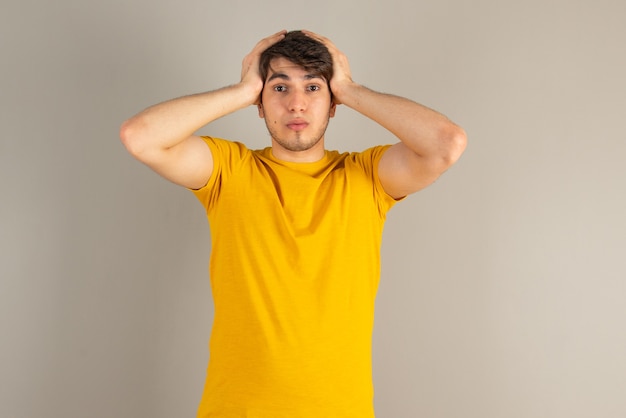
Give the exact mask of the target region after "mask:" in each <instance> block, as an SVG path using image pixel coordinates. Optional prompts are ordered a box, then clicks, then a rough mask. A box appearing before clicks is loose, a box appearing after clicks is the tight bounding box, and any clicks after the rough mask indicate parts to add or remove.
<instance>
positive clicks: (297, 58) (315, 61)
mask: <svg viewBox="0 0 626 418" xmlns="http://www.w3.org/2000/svg"><path fill="white" fill-rule="evenodd" d="M274 58H286V59H287V60H289V61H291V62H293V63H294V64H296V65H299V66H300V67H302V68H304V69H305V70H306V71H309V72H311V73H312V74H315V75H317V76H322V77H324V79H326V82H327V83H330V80H331V78H332V77H333V59H332V57H331V55H330V52H328V48H326V46H324V44H322V43H321V42H319V41H316V40H315V39H313V38H310V37H308V36H306V35H305V34H304V33H302V32H301V31H299V30H296V31H291V32H288V33H287V34H286V35H285V37H284V38H283V39H282V40H281V41H279V42H277V43H275V44H274V45H272V46H270V47H269V48H267V49H266V50H265V51H263V53H262V54H261V61H260V63H259V71H260V73H261V78H262V79H263V82H265V81H266V80H267V74H268V72H269V70H270V63H271V61H272V60H273V59H274Z"/></svg>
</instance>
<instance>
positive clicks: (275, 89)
mask: <svg viewBox="0 0 626 418" xmlns="http://www.w3.org/2000/svg"><path fill="white" fill-rule="evenodd" d="M274 91H277V92H279V93H282V92H284V91H287V87H285V86H283V85H281V84H279V85H277V86H274Z"/></svg>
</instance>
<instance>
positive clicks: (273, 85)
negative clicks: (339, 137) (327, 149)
mask: <svg viewBox="0 0 626 418" xmlns="http://www.w3.org/2000/svg"><path fill="white" fill-rule="evenodd" d="M258 107H259V116H260V117H262V118H265V124H266V126H267V129H268V131H269V132H270V135H271V137H272V153H273V154H274V156H275V157H276V158H278V159H281V160H286V161H300V162H313V161H317V160H319V159H321V158H322V156H323V155H324V133H325V132H326V127H327V126H328V121H329V119H330V118H331V117H333V116H334V115H335V104H334V103H332V102H331V100H330V90H329V88H328V83H327V81H326V80H325V79H324V78H323V77H321V76H317V75H315V74H311V73H308V72H306V71H305V70H304V69H302V68H301V67H299V66H297V65H295V64H293V63H291V62H290V61H288V60H287V59H285V58H277V59H274V60H272V61H271V63H270V71H269V74H268V76H267V80H266V82H265V87H264V88H263V92H262V93H261V103H259V105H258Z"/></svg>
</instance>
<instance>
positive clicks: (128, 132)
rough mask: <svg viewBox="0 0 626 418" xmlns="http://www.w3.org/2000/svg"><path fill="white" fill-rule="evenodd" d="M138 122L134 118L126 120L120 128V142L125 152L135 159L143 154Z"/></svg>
mask: <svg viewBox="0 0 626 418" xmlns="http://www.w3.org/2000/svg"><path fill="white" fill-rule="evenodd" d="M139 124H140V122H138V121H137V120H135V118H131V119H128V120H126V121H124V123H122V126H121V127H120V140H121V141H122V144H124V147H126V150H127V151H128V152H129V153H130V154H131V155H132V156H133V157H135V158H139V156H140V155H141V154H142V153H143V148H144V147H143V146H142V145H141V144H142V142H143V141H142V140H141V129H140V128H139V127H138V125H139Z"/></svg>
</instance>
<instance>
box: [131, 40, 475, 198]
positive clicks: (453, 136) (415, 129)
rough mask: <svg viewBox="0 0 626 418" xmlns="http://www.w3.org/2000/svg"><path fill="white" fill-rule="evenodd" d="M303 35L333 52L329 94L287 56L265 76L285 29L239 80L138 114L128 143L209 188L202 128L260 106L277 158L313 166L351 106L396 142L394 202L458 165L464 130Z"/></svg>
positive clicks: (390, 171)
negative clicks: (358, 77) (368, 81)
mask: <svg viewBox="0 0 626 418" xmlns="http://www.w3.org/2000/svg"><path fill="white" fill-rule="evenodd" d="M304 32H305V33H306V34H307V36H310V37H312V38H314V39H316V40H318V41H320V42H322V43H323V44H324V45H325V46H326V47H327V48H328V50H329V52H330V53H331V56H332V58H333V69H334V75H333V78H332V80H330V90H329V89H328V87H327V83H326V80H323V79H319V78H318V79H316V78H311V77H310V76H311V75H310V74H307V73H306V72H305V71H304V70H303V69H302V68H299V67H298V66H296V65H293V64H292V63H291V62H289V61H287V60H285V59H283V58H280V59H275V60H272V62H271V68H272V70H271V71H270V74H268V79H267V80H262V79H261V76H260V74H259V70H258V67H259V60H260V56H261V53H262V52H263V51H264V50H265V49H266V48H268V47H269V46H271V45H273V44H274V43H276V42H278V41H280V40H282V39H283V38H284V35H285V33H286V32H285V31H281V32H278V33H276V34H274V35H271V36H269V37H267V38H264V39H262V40H261V41H259V43H257V45H256V46H255V47H254V48H253V49H252V51H251V52H250V53H249V54H248V55H247V56H246V57H245V58H244V60H243V63H242V71H241V81H240V82H239V83H237V84H235V85H233V86H228V87H225V88H223V89H219V90H215V91H212V92H207V93H200V94H196V95H192V96H186V97H182V98H178V99H174V100H170V101H167V102H164V103H160V104H157V105H155V106H152V107H150V108H148V109H146V110H144V111H142V112H140V113H139V114H137V115H135V116H134V117H132V118H131V119H129V120H128V121H126V122H124V124H123V125H122V127H121V130H120V137H121V139H122V142H123V143H124V145H125V146H126V148H127V149H128V150H129V152H130V153H131V154H132V155H133V156H134V157H135V158H137V159H138V160H140V161H142V162H144V163H145V164H147V165H148V166H150V167H151V168H152V169H153V170H155V171H156V172H157V173H159V174H160V175H162V176H163V177H165V178H167V179H168V180H170V181H172V182H174V183H176V184H179V185H182V186H184V187H188V188H192V189H194V188H200V187H202V186H204V185H205V184H206V182H207V181H208V179H209V177H210V175H211V173H212V171H213V156H212V155H211V151H210V150H209V148H208V147H207V146H206V144H205V143H204V141H203V140H202V139H201V138H200V137H198V136H195V135H194V132H196V131H197V130H199V129H200V128H201V127H203V126H205V125H207V124H209V123H211V122H212V121H214V120H216V119H218V118H220V117H222V116H225V115H227V114H230V113H233V112H235V111H237V110H239V109H242V108H244V107H247V106H250V105H256V106H258V109H259V116H260V117H262V118H264V119H265V123H266V126H267V128H268V130H269V132H270V135H271V137H272V152H273V154H274V156H275V157H276V158H279V159H282V160H285V161H293V162H312V161H317V160H319V159H320V158H322V156H323V154H324V132H325V129H326V126H327V125H328V121H329V118H331V117H333V116H334V114H335V108H336V106H337V105H345V106H348V107H350V108H352V109H354V110H356V111H357V112H359V113H361V114H362V115H364V116H366V117H368V118H370V119H372V120H374V121H375V122H377V123H378V124H380V125H381V126H383V127H384V128H386V129H387V130H389V131H390V132H391V133H392V134H393V135H395V136H396V137H397V138H398V140H399V142H398V143H397V144H395V145H393V146H392V147H390V148H389V149H388V150H387V151H386V152H385V154H384V155H383V156H382V158H381V161H380V163H379V166H378V177H379V179H380V181H381V184H382V186H383V188H384V189H385V191H386V192H387V193H388V194H389V195H390V196H392V197H394V198H401V197H403V196H406V195H408V194H411V193H414V192H416V191H418V190H420V189H422V188H424V187H426V186H428V185H429V184H431V183H432V182H433V181H435V180H436V179H437V178H438V177H439V176H440V175H441V174H442V173H443V172H444V171H445V170H447V169H448V168H449V167H450V166H451V165H452V164H454V162H456V161H457V160H458V158H459V157H460V156H461V154H462V153H463V151H464V149H465V146H466V141H467V140H466V136H465V132H464V131H463V129H461V128H460V127H459V126H457V125H456V124H454V123H453V122H451V121H450V120H449V119H448V118H446V117H445V116H443V115H442V114H440V113H438V112H436V111H434V110H432V109H429V108H427V107H425V106H422V105H420V104H418V103H416V102H413V101H411V100H408V99H405V98H402V97H399V96H394V95H389V94H383V93H378V92H375V91H373V90H370V89H368V88H366V87H364V86H361V85H360V84H358V83H356V82H354V81H353V80H352V75H351V72H350V66H349V63H348V59H347V57H346V56H345V55H344V54H343V53H342V52H341V51H339V50H338V49H337V47H336V46H335V45H334V44H333V43H332V42H331V41H330V40H329V39H327V38H325V37H323V36H320V35H317V34H315V33H313V32H308V31H304ZM277 75H278V76H277ZM314 86H315V87H314ZM318 87H319V89H318ZM331 91H332V93H333V96H332V97H333V102H332V103H331Z"/></svg>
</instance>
